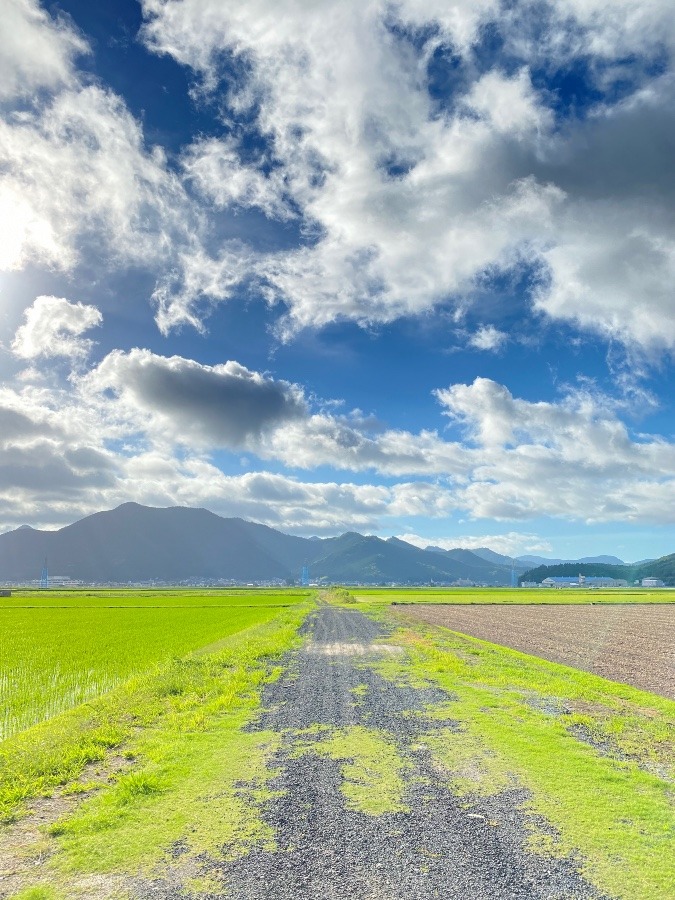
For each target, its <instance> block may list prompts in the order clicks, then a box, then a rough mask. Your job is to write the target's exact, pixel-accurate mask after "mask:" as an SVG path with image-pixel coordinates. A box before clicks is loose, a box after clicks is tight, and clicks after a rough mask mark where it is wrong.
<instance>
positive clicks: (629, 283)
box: [144, 0, 675, 351]
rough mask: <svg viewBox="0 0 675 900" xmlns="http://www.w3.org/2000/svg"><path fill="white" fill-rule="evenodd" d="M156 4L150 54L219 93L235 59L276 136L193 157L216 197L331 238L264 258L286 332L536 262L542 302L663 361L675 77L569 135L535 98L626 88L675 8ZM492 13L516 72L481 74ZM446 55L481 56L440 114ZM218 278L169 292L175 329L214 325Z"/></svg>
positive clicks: (208, 0)
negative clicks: (204, 308) (202, 305)
mask: <svg viewBox="0 0 675 900" xmlns="http://www.w3.org/2000/svg"><path fill="white" fill-rule="evenodd" d="M144 11H145V14H146V19H147V21H146V26H145V29H144V36H145V40H146V42H147V44H148V46H149V47H150V48H151V49H154V50H155V51H156V52H160V53H167V54H170V55H172V56H173V57H174V58H175V59H177V60H178V61H180V62H181V63H183V64H185V65H188V66H190V67H191V68H192V69H193V70H194V71H195V72H197V73H199V75H200V76H201V77H202V78H203V80H204V83H205V85H206V87H207V88H208V89H209V90H212V91H218V90H221V88H220V83H221V82H220V76H221V73H222V70H221V68H220V61H221V60H222V56H223V53H226V54H229V58H230V60H233V61H234V64H235V65H239V66H240V69H241V71H240V72H239V80H238V83H237V87H236V88H229V90H228V92H227V93H226V95H225V97H224V99H225V101H226V104H228V106H229V108H230V110H231V111H232V114H233V115H235V116H236V115H237V113H239V112H241V111H242V110H244V109H246V110H248V111H249V112H253V113H255V115H256V126H257V128H258V129H259V131H260V132H262V134H264V135H265V136H266V138H267V139H268V142H269V150H268V153H267V155H266V156H265V158H264V161H263V162H261V163H257V162H253V163H252V162H251V161H250V160H244V158H243V155H242V153H241V152H240V150H239V148H238V147H237V145H236V143H235V142H234V141H233V140H232V139H231V138H228V139H227V141H218V140H209V141H205V142H199V143H198V144H196V145H195V147H194V148H193V149H191V150H190V151H189V152H188V153H187V155H186V162H185V166H186V169H187V171H188V173H189V176H190V178H191V179H192V180H193V181H194V183H195V184H196V185H197V186H198V188H199V190H200V191H201V192H202V194H203V195H204V196H205V197H207V198H210V200H211V201H212V202H214V203H216V204H218V205H224V206H232V205H235V206H236V205H244V206H246V205H249V206H252V207H257V208H259V209H261V210H263V211H264V212H265V214H266V215H269V216H273V217H277V218H279V219H280V220H283V219H284V217H288V216H289V215H291V214H292V213H294V212H295V211H296V210H297V212H298V215H299V216H300V217H301V219H302V222H303V223H304V227H305V228H306V229H307V231H308V234H310V235H312V236H313V237H314V238H315V239H313V240H311V241H308V242H307V243H306V244H305V245H303V246H300V247H298V248H295V249H293V250H289V251H284V252H282V253H276V254H256V255H253V256H250V257H249V259H248V260H247V263H246V274H247V275H248V276H249V277H250V276H252V277H255V278H256V279H257V280H258V281H259V283H260V284H261V286H262V289H263V290H264V291H265V295H266V296H267V298H268V299H269V300H270V302H275V301H282V302H283V303H284V304H285V305H286V306H287V307H288V316H287V318H286V320H285V322H284V323H283V324H282V326H281V333H282V334H283V335H285V336H290V335H291V334H292V333H293V332H294V331H296V330H297V329H299V328H303V327H306V326H322V325H324V324H327V323H329V322H332V321H334V320H336V319H341V318H347V319H352V320H355V321H357V322H359V323H361V324H363V325H367V324H369V323H373V322H387V321H391V320H393V319H395V318H397V317H399V316H406V315H411V314H413V315H414V314H419V313H423V312H425V311H427V310H429V309H430V308H432V307H433V306H435V305H437V304H439V303H453V302H458V303H459V302H461V303H462V304H466V302H467V297H468V296H470V294H471V291H472V289H473V287H474V286H475V283H476V280H477V279H480V278H481V276H483V275H484V274H485V273H486V272H489V271H495V270H508V269H509V268H512V267H514V266H517V265H519V264H521V263H522V261H526V262H528V263H529V264H531V265H534V266H538V267H540V269H541V270H542V277H541V279H540V281H539V284H538V286H537V289H536V291H535V293H534V295H533V298H532V299H533V304H534V306H535V309H536V311H537V312H540V313H545V314H546V315H548V316H550V317H551V318H553V319H557V320H565V321H567V322H569V323H571V324H573V325H574V326H576V327H578V328H582V329H585V330H591V331H594V332H596V333H600V334H602V335H603V336H605V337H608V338H610V339H615V340H619V341H622V342H624V343H626V344H632V345H637V346H640V347H642V348H644V349H646V350H648V351H650V350H652V349H664V348H665V349H673V348H674V347H675V321H674V320H673V319H672V315H671V312H672V306H673V304H672V287H671V286H672V283H673V282H672V275H673V271H672V270H673V262H672V260H673V246H674V242H675V227H674V223H673V219H672V214H671V210H672V203H670V201H669V199H668V197H669V196H670V195H671V194H672V166H671V165H670V162H669V155H668V151H667V148H668V147H670V145H671V143H672V133H673V128H674V127H675V120H674V119H673V115H672V110H673V102H672V95H673V90H672V86H671V84H670V81H669V78H668V76H659V75H656V76H655V75H654V74H653V72H652V74H649V72H648V69H649V67H648V66H647V67H646V68H645V70H644V72H642V71H641V70H640V71H641V75H640V77H639V78H637V81H636V84H635V87H634V90H633V91H632V93H631V92H629V96H628V98H627V99H624V100H621V101H620V102H618V103H617V102H616V101H613V102H603V101H602V100H597V101H596V102H595V105H594V107H593V109H591V110H590V111H589V113H588V114H587V115H585V116H579V117H576V118H575V117H571V118H570V119H569V120H568V121H567V122H564V123H562V125H561V124H560V123H559V122H558V121H557V112H556V109H555V96H554V92H546V91H545V90H535V88H534V86H533V81H532V75H531V71H532V69H533V68H539V69H541V68H542V67H545V68H548V70H549V71H552V70H555V67H556V66H558V67H562V66H569V65H571V64H573V62H574V61H575V60H577V61H581V62H582V63H584V64H585V65H586V66H587V68H588V72H589V75H588V77H589V80H590V82H591V83H593V87H594V89H596V90H598V91H599V92H600V95H601V94H602V91H603V89H604V88H607V89H609V88H610V87H611V80H612V78H614V80H615V81H616V80H617V79H618V80H619V81H621V79H622V78H623V80H624V81H625V80H626V78H625V71H624V70H625V59H626V56H627V55H630V54H634V56H635V58H639V57H640V56H641V55H645V56H647V57H648V56H649V54H651V55H652V56H653V57H654V58H657V57H659V55H662V54H663V50H664V48H666V50H667V51H668V52H672V50H673V48H675V28H674V27H673V24H672V15H671V10H670V9H669V6H668V4H667V3H666V2H665V0H653V2H650V3H647V4H641V3H637V2H636V0H621V2H619V3H617V4H613V3H608V2H605V0H593V2H590V3H585V2H584V3H581V2H577V0H564V2H562V3H560V4H554V5H552V6H551V7H550V8H546V9H543V8H542V7H541V5H540V4H535V3H533V2H526V0H523V2H520V3H517V4H512V5H510V6H509V8H508V9H505V8H504V6H503V4H498V3H496V2H490V0H485V2H481V3H468V2H458V3H453V4H452V5H451V6H450V7H448V5H447V4H442V3H432V4H421V3H419V2H417V0H405V2H401V3H398V4H396V5H395V7H391V5H389V4H385V3H384V2H381V0H371V2H368V3H357V2H346V3H345V2H343V3H339V4H337V3H334V2H332V0H326V2H324V3H320V4H315V5H314V6H312V7H311V8H308V7H306V6H298V5H297V4H295V3H293V2H291V0H288V2H284V3H282V4H281V7H280V6H279V4H278V3H275V4H270V3H269V2H268V0H255V2H251V3H248V4H245V5H244V6H243V7H237V8H235V7H232V6H231V5H228V4H222V3H218V2H217V0H184V2H181V3H178V2H175V0H145V2H144ZM535 21H536V22H537V28H536V29H535V28H534V26H533V23H534V22H535ZM392 23H395V24H396V29H397V30H395V29H393V28H392V27H391V25H392ZM487 25H489V26H490V27H491V28H493V29H494V30H495V31H496V32H497V33H498V34H499V35H500V37H501V38H502V39H503V40H504V42H505V45H506V46H507V47H508V48H509V49H510V52H511V53H512V54H513V56H514V58H516V59H521V60H522V66H521V67H520V68H519V69H518V70H517V71H516V72H515V74H508V73H505V72H503V71H500V70H498V69H496V68H493V69H490V70H488V71H481V70H480V65H479V64H478V62H477V60H476V58H475V57H474V55H473V54H474V50H475V48H476V46H477V45H478V44H479V43H480V41H481V39H482V35H483V34H484V27H485V26H487ZM413 31H414V33H415V35H416V42H415V43H414V42H413V41H412V40H410V36H411V34H413ZM422 34H425V35H426V37H425V38H424V39H421V35H422ZM336 36H339V37H337V38H336ZM439 49H443V50H447V51H448V52H449V53H451V54H455V55H456V56H458V57H460V58H461V59H463V60H464V62H465V68H464V69H462V70H461V71H460V70H458V74H457V76H456V77H455V83H456V85H455V88H454V90H453V92H451V96H450V98H449V104H448V106H447V108H446V107H442V108H440V109H439V107H438V105H437V103H435V101H434V99H433V98H432V96H431V93H430V90H429V70H428V62H429V59H430V58H431V57H432V55H433V54H434V53H435V52H436V51H437V50H439ZM637 69H639V67H637ZM612 73H613V74H612ZM600 95H599V96H600ZM327 97H330V98H331V102H330V103H327V102H326V98H327ZM647 120H650V125H649V127H647V128H645V127H644V125H645V124H646V121H647ZM659 123H660V124H659ZM621 135H623V137H624V140H621ZM664 135H665V136H666V139H665V140H664ZM652 137H653V138H654V139H652ZM659 148H660V149H659ZM659 154H660V155H661V156H663V157H664V159H663V160H662V161H660V160H656V159H655V157H657V156H659ZM666 157H668V158H666ZM655 162H656V163H657V165H654V163H655ZM613 176H614V177H613ZM669 185H670V186H671V187H669ZM627 191H628V192H632V193H633V195H634V196H633V198H632V201H631V202H630V203H625V202H624V201H625V200H626V192H627ZM289 203H291V204H292V206H289ZM218 260H219V257H218V255H216V256H215V257H214V261H213V264H212V269H213V270H215V271H220V272H221V273H222V276H223V287H222V288H218V286H217V283H216V284H214V283H213V282H212V284H211V286H212V289H214V296H215V297H216V298H218V297H220V298H225V297H227V296H229V295H230V292H231V288H232V282H233V279H235V280H236V279H239V278H242V277H244V276H243V273H242V272H241V271H240V270H239V269H238V267H237V266H236V265H232V260H231V252H230V250H229V249H228V250H227V252H226V253H225V255H224V257H223V261H224V262H223V264H222V265H219V263H218ZM199 290H200V288H199V289H197V290H194V289H192V290H190V289H189V287H188V288H185V287H184V286H182V287H179V289H178V290H175V291H172V290H170V289H166V286H165V289H164V294H163V297H162V314H163V315H164V316H165V320H166V321H167V322H170V323H180V322H182V321H185V322H190V321H192V322H194V320H195V318H196V314H195V309H194V306H195V303H197V302H198V300H199ZM636 310H639V312H637V311H636Z"/></svg>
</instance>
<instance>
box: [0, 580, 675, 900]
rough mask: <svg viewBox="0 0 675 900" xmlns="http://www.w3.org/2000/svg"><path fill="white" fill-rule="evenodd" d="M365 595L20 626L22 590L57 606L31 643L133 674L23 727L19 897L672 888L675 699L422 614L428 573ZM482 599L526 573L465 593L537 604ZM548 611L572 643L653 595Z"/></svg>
mask: <svg viewBox="0 0 675 900" xmlns="http://www.w3.org/2000/svg"><path fill="white" fill-rule="evenodd" d="M353 593H354V594H355V595H356V596H350V594H349V592H347V591H342V590H340V591H327V592H323V593H322V594H321V595H320V597H318V598H317V597H316V596H312V595H311V594H312V592H309V593H308V592H306V591H305V592H303V591H298V590H296V591H291V590H287V591H255V590H253V591H251V590H241V591H234V590H232V591H229V590H227V591H213V592H205V591H201V592H199V591H191V592H190V591H173V592H171V591H167V592H156V591H144V592H134V591H117V592H92V596H90V597H88V596H87V595H86V592H73V593H63V594H61V595H60V594H57V593H56V592H53V593H52V592H50V593H49V595H46V594H38V593H35V594H33V595H28V594H26V595H15V596H14V597H12V598H11V599H10V600H7V601H5V602H4V607H5V608H4V610H3V614H4V615H6V616H7V621H10V619H9V616H10V609H9V608H8V607H9V604H10V603H11V604H13V606H12V608H11V615H16V616H17V617H18V618H17V619H16V620H12V621H16V622H18V621H23V619H22V617H25V621H26V623H30V621H31V617H32V621H33V622H34V623H40V622H42V621H44V622H47V621H49V627H44V628H42V630H40V629H38V628H37V625H36V627H35V631H34V636H33V639H32V642H31V640H30V639H28V638H27V639H26V642H25V643H24V644H23V647H24V654H25V653H29V654H30V653H33V654H37V657H36V658H38V659H42V660H43V661H46V662H44V663H43V664H44V665H45V666H46V667H48V666H49V665H52V663H53V661H54V660H57V661H60V662H61V664H62V668H63V669H64V671H65V670H66V669H68V670H69V671H71V672H79V673H80V675H81V676H82V677H84V676H86V677H87V678H88V677H89V674H88V673H90V672H91V671H95V672H98V673H100V677H101V678H103V676H104V675H105V674H106V672H107V673H108V677H109V678H111V679H112V678H116V679H117V681H116V682H115V683H114V684H113V685H112V686H111V687H109V686H108V684H109V683H108V682H106V681H105V680H101V681H100V682H99V683H98V687H97V686H96V685H95V684H94V685H93V686H91V691H92V693H91V695H90V697H89V698H88V699H87V701H86V702H84V703H81V702H78V701H77V698H75V699H73V697H72V695H67V693H62V700H61V702H62V704H63V711H62V712H59V713H58V714H56V715H50V711H49V710H45V708H44V705H42V706H41V704H42V699H41V698H40V697H39V696H34V697H33V701H32V702H33V709H34V711H35V714H37V712H38V711H39V710H40V709H41V710H42V712H40V713H39V714H40V715H41V716H42V717H43V719H44V720H43V721H41V722H39V723H38V724H36V725H33V726H31V727H27V728H25V729H23V730H20V731H17V732H16V733H15V734H14V735H13V736H12V737H9V738H7V739H6V740H5V741H3V742H0V813H2V816H3V818H4V821H5V823H6V824H5V826H4V828H3V829H2V830H0V858H2V860H3V865H2V866H0V897H1V898H3V900H4V898H12V900H70V898H73V900H88V898H94V897H96V898H97V900H98V898H101V900H118V898H124V900H143V898H146V897H148V896H150V895H152V896H157V897H158V898H160V900H168V898H175V897H179V896H181V897H190V898H191V900H206V898H215V897H224V896H228V897H229V898H232V900H246V898H258V897H260V896H261V891H262V890H264V895H266V896H278V897H285V896H288V897H291V896H293V897H297V898H300V900H309V898H314V897H317V896H326V897H333V896H335V897H337V896H355V897H357V896H358V897H371V896H372V897H375V896H377V897H383V898H392V900H393V898H398V897H400V896H411V897H412V896H415V897H419V898H426V897H433V896H453V895H454V896H459V895H462V896H472V897H473V896H475V897H491V898H512V897H516V896H523V897H542V898H543V897H548V896H551V892H554V894H555V896H575V897H584V898H588V900H591V898H596V897H598V896H599V895H601V896H603V897H608V898H609V897H611V898H620V900H650V898H655V900H656V898H659V900H660V898H662V897H666V896H671V895H672V894H673V893H675V869H674V867H673V863H672V859H673V857H674V856H675V853H673V850H674V849H675V833H674V832H675V816H674V813H673V804H672V785H673V780H674V779H675V757H674V755H673V746H674V738H675V732H674V727H675V703H673V701H672V700H669V699H667V698H665V697H662V696H658V695H657V694H656V693H650V692H647V691H644V690H639V689H637V688H635V687H631V686H628V685H623V684H616V683H613V682H611V681H607V680H605V679H604V678H601V677H598V675H597V674H593V673H588V672H584V671H579V670H578V669H577V668H572V667H570V666H568V665H560V664H558V663H556V662H551V661H547V660H545V659H542V658H539V657H538V656H536V655H534V656H533V655H528V654H527V653H523V652H518V651H517V650H513V649H509V648H508V647H506V646H503V645H504V644H506V643H507V639H512V638H513V634H512V633H511V632H510V631H509V629H508V627H507V626H503V628H502V631H501V632H500V633H499V634H493V635H492V638H493V640H491V641H490V642H487V641H486V640H481V639H480V638H478V637H471V636H467V635H466V634H460V633H457V629H456V628H455V630H450V629H448V628H446V627H439V626H438V625H436V624H432V623H429V622H424V621H421V620H420V619H419V618H417V614H418V613H419V614H422V615H426V614H427V613H428V612H430V613H431V614H433V615H434V616H440V617H442V616H443V615H444V613H445V609H446V608H445V607H443V606H442V605H433V606H427V607H424V606H422V605H418V603H419V601H420V600H423V599H424V598H425V592H423V591H419V590H418V591H417V592H415V593H416V597H415V599H416V600H417V603H414V604H410V594H411V592H405V591H404V592H397V593H398V594H399V597H400V596H401V595H404V596H407V597H408V602H407V604H406V605H393V606H392V605H391V603H390V602H389V601H391V600H393V599H394V596H393V595H392V594H391V593H390V592H388V591H385V592H383V591H379V592H378V591H372V592H371V591H368V592H365V591H363V592H362V591H361V590H358V591H357V590H356V589H353ZM472 593H473V596H474V597H475V596H476V595H479V596H481V597H485V596H486V595H491V597H492V601H493V603H494V601H495V600H497V601H498V600H500V599H501V598H509V599H510V598H511V596H512V595H514V594H515V595H516V597H518V598H519V599H521V598H522V593H527V592H522V593H521V592H517V591H513V592H511V591H497V592H495V591H492V592H481V591H475V592H468V591H467V592H463V594H464V596H465V597H466V602H465V603H464V604H463V605H458V606H456V607H455V609H456V610H457V614H458V615H464V616H480V615H483V614H485V615H486V616H489V615H491V614H493V613H495V612H496V613H499V614H504V615H510V616H512V617H513V616H517V615H518V614H519V613H520V611H521V607H518V606H514V605H511V604H509V605H508V606H504V607H499V606H488V605H485V604H483V603H478V604H476V603H474V602H473V601H472V600H471V596H472ZM532 593H533V595H537V596H541V592H532ZM426 596H427V597H428V594H427V595H426ZM453 596H455V594H453ZM645 596H646V595H645ZM587 598H588V595H584V596H583V597H582V596H581V595H579V594H576V599H585V600H587ZM317 599H318V600H319V603H318V604H317V602H316V601H317ZM565 599H566V600H567V601H568V602H569V599H571V597H570V596H569V595H568V596H567V597H565ZM593 599H594V600H595V597H594V598H593ZM446 600H447V592H446ZM397 602H398V603H399V604H400V603H401V602H402V601H401V600H400V599H398V600H397ZM671 611H672V607H668V606H662V605H647V606H645V607H644V609H641V610H639V611H638V612H639V615H638V617H637V620H636V619H635V618H632V619H631V625H630V630H631V633H632V634H633V636H635V635H639V626H640V623H643V622H644V621H646V616H649V615H656V614H658V615H662V616H666V617H667V616H670V615H671ZM526 612H528V613H529V614H531V615H532V616H539V617H540V621H541V623H542V628H543V625H544V623H545V622H546V621H547V619H546V618H545V617H546V616H549V615H550V616H552V617H553V619H552V620H551V621H552V622H553V624H550V625H549V626H548V627H549V638H550V637H551V633H556V634H557V635H558V636H560V632H561V628H560V626H559V624H555V622H556V621H557V620H556V619H555V617H556V616H568V617H572V618H573V617H574V615H578V614H579V613H581V614H583V613H588V614H590V615H596V614H604V615H608V616H610V617H611V616H615V617H616V616H627V617H630V616H634V614H635V607H633V606H626V607H624V606H617V605H615V604H612V603H610V604H609V605H606V606H602V605H601V606H595V605H594V606H591V605H584V606H580V607H575V606H564V607H562V606H555V605H550V604H548V605H544V606H539V605H532V606H529V607H527V609H526ZM45 615H46V616H54V617H58V616H61V617H62V618H60V619H59V618H54V619H51V620H48V619H40V618H39V617H40V616H45ZM97 616H98V617H99V618H96V617H97ZM68 617H70V618H68ZM134 617H136V618H135V622H136V633H135V634H134V626H133V622H134ZM541 617H544V618H541ZM78 622H80V623H81V624H80V625H78V626H77V627H75V625H76V624H77V623H78ZM162 623H163V625H162ZM447 624H450V625H451V627H453V628H454V627H455V626H456V625H458V624H459V622H456V623H454V624H453V623H447ZM464 625H465V630H468V626H467V623H466V622H465V623H464ZM301 626H302V627H301ZM528 628H530V626H528V625H527V623H525V624H523V625H522V627H521V633H522V634H526V633H527V631H528ZM50 629H51V631H52V632H53V634H51V633H50ZM299 629H300V631H299ZM585 630H586V629H584V628H582V629H580V630H578V631H577V632H576V637H575V633H572V641H571V642H572V643H573V642H574V641H575V640H576V641H577V642H578V643H579V644H581V642H582V638H583V637H585V633H584V632H585ZM626 630H627V629H626ZM666 630H667V629H666V627H665V626H664V627H662V628H660V629H657V630H656V631H655V632H654V633H653V634H652V635H651V637H650V638H649V640H650V642H651V643H652V645H653V646H656V645H657V643H658V640H660V639H661V636H660V635H659V631H666ZM542 633H543V632H542ZM609 633H610V632H608V634H609ZM88 635H90V637H89V638H88V637H87V636H88ZM497 639H498V640H497ZM500 643H501V644H502V646H499V644H500ZM512 643H513V640H512ZM568 643H569V642H568ZM88 644H92V645H93V649H92V652H91V653H90V652H89V647H88V646H87V645H88ZM60 645H62V650H61V651H60V650H59V646H60ZM116 646H117V650H115V647H116ZM120 648H121V649H120ZM536 649H537V648H536V647H534V646H532V647H531V648H530V651H531V652H532V651H533V650H536ZM13 652H14V657H13V659H14V662H15V664H18V663H19V662H20V659H19V656H20V654H19V653H18V651H16V650H15V651H13ZM540 652H541V651H540ZM41 653H42V654H44V656H40V654H41ZM59 654H61V657H60V656H59ZM62 660H65V662H63V661H62ZM96 667H98V668H96ZM38 669H39V667H37V666H36V671H38ZM83 673H84V674H83ZM35 683H38V682H37V681H36V682H35ZM24 684H25V693H26V694H27V695H29V694H30V686H31V682H30V681H26V682H24ZM57 694H58V692H57ZM66 707H68V708H66ZM263 885H264V888H263V887H262V886H263ZM453 891H454V892H455V893H454V894H453ZM457 892H459V893H457ZM555 892H557V893H555Z"/></svg>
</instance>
